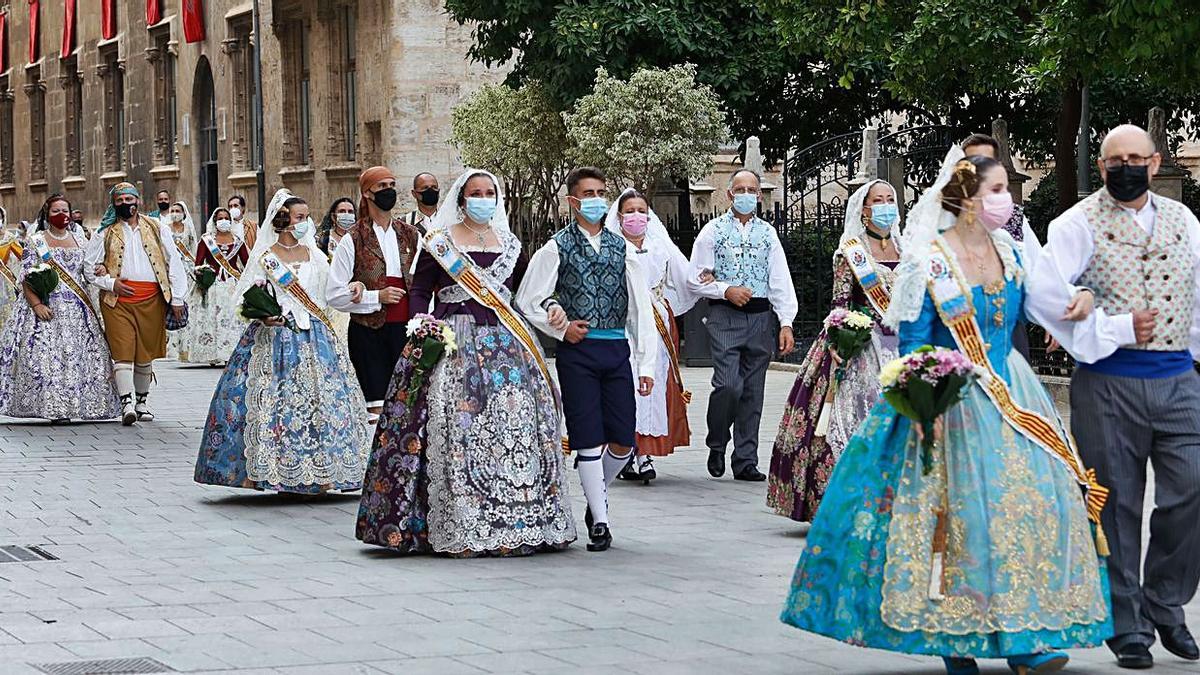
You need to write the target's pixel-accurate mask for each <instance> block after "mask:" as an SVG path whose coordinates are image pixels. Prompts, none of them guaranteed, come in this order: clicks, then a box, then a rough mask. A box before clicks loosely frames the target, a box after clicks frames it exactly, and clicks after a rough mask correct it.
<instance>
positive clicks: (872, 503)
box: [781, 352, 1113, 658]
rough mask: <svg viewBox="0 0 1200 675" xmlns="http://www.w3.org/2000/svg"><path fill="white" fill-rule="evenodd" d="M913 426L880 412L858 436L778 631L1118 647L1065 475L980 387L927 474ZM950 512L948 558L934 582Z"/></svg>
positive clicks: (875, 641)
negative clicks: (939, 538) (937, 534)
mask: <svg viewBox="0 0 1200 675" xmlns="http://www.w3.org/2000/svg"><path fill="white" fill-rule="evenodd" d="M1008 369H1009V372H1011V373H1012V380H1013V381H1012V382H1011V383H1010V389H1011V391H1012V395H1013V398H1014V400H1015V401H1016V402H1017V403H1018V404H1019V405H1021V406H1023V407H1025V408H1027V409H1031V410H1034V411H1036V412H1039V413H1041V414H1042V415H1043V416H1045V417H1047V418H1049V419H1051V420H1054V421H1055V422H1056V423H1057V425H1058V426H1059V428H1060V430H1061V429H1062V424H1061V422H1060V421H1058V417H1057V413H1056V412H1055V410H1054V407H1053V402H1052V401H1051V400H1050V398H1049V396H1048V395H1047V393H1046V391H1045V389H1044V388H1043V387H1042V385H1041V383H1040V382H1038V380H1037V377H1036V376H1035V375H1034V374H1033V372H1032V371H1031V370H1030V368H1029V366H1028V364H1026V363H1025V361H1024V359H1022V358H1021V357H1020V356H1019V355H1016V354H1015V352H1014V355H1013V356H1012V357H1010V358H1009V361H1008ZM911 429H912V427H911V425H910V423H909V421H908V420H907V419H904V418H902V417H900V416H899V415H897V414H896V412H895V410H894V409H893V408H892V407H891V406H890V405H889V404H887V403H886V402H883V401H881V402H879V403H878V404H877V405H876V406H875V408H874V409H873V410H872V412H871V414H870V415H869V416H868V417H867V419H866V421H865V422H864V423H863V426H862V427H861V428H860V430H859V432H858V433H857V434H856V435H855V436H854V437H853V438H852V439H851V441H850V444H849V445H848V446H847V448H846V450H845V452H844V454H843V455H842V457H841V459H840V461H839V462H838V464H837V466H836V468H835V469H834V473H833V476H832V478H831V481H830V485H829V488H828V490H827V491H826V493H825V497H824V499H823V501H822V502H821V505H820V508H819V510H818V511H817V514H816V518H815V519H814V521H813V525H812V529H811V530H810V532H809V535H808V545H807V548H806V549H805V551H804V553H803V555H802V556H801V558H800V562H799V564H798V565H797V567H796V572H795V575H794V576H793V579H792V587H791V592H790V593H789V596H788V600H787V606H786V607H785V608H784V611H783V614H782V616H781V619H782V620H783V621H784V622H785V623H788V624H791V625H793V626H796V627H797V628H801V629H803V630H806V631H810V632H813V633H818V634H821V635H825V636H828V637H831V638H834V639H837V640H842V641H844V642H848V643H850V644H855V645H859V646H864V647H872V648H876V649H886V650H890V651H896V652H904V653H910V654H930V655H939V656H973V657H980V658H998V657H1006V656H1013V655H1019V654H1030V653H1038V652H1044V651H1048V650H1052V649H1066V648H1073V647H1088V646H1094V645H1098V644H1100V643H1101V642H1102V641H1103V640H1104V639H1106V638H1108V637H1110V636H1111V635H1112V632H1113V631H1112V622H1111V618H1110V615H1111V611H1110V604H1109V591H1108V576H1107V572H1106V569H1105V566H1104V564H1103V560H1102V559H1101V558H1099V557H1098V556H1097V554H1096V549H1095V543H1094V542H1095V540H1094V532H1093V530H1092V527H1091V525H1090V524H1089V523H1088V522H1087V516H1086V510H1085V506H1084V501H1083V498H1082V493H1081V490H1080V488H1079V487H1078V485H1077V484H1076V482H1075V480H1074V478H1073V475H1072V474H1071V473H1070V472H1069V470H1068V469H1067V468H1066V466H1065V465H1063V464H1062V463H1060V461H1059V460H1058V459H1057V458H1055V457H1052V456H1050V455H1049V454H1048V453H1047V452H1046V451H1045V450H1043V449H1042V448H1040V447H1039V446H1037V445H1035V444H1033V443H1032V442H1031V441H1029V440H1027V439H1026V438H1025V437H1024V436H1021V435H1020V434H1018V433H1017V432H1015V431H1014V430H1013V429H1012V427H1010V426H1009V425H1008V424H1006V423H1005V422H1004V421H1003V418H1002V417H1001V416H1000V414H999V412H998V411H997V410H996V408H995V407H994V406H993V404H992V403H991V401H990V400H989V399H988V398H987V396H986V394H985V393H984V392H983V390H982V389H981V388H980V387H978V386H972V387H970V389H969V391H968V392H967V394H966V396H965V398H964V400H963V401H962V402H961V403H959V404H958V405H956V406H955V407H954V408H952V409H951V410H950V411H948V412H947V414H946V416H945V433H944V439H943V442H942V445H941V447H942V448H944V451H942V450H935V464H934V465H933V468H932V470H931V471H929V472H928V474H926V473H925V472H924V471H923V469H922V463H921V459H920V444H919V443H918V442H917V440H916V437H915V434H913V433H912V431H911ZM1063 433H1065V432H1063ZM943 453H944V454H943ZM943 503H944V504H946V505H947V506H948V510H949V513H950V518H949V519H948V521H947V522H948V525H949V527H948V530H947V531H948V550H947V552H946V554H945V565H944V570H945V571H944V574H937V572H936V569H937V568H936V567H935V566H934V565H933V563H932V560H933V555H932V541H933V531H934V527H935V523H936V521H937V515H936V513H937V509H938V508H939V507H940V506H941V505H942V504H943ZM939 596H940V597H939Z"/></svg>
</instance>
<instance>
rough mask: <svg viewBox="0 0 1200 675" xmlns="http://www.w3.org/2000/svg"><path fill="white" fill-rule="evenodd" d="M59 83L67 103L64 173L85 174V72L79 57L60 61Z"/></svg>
mask: <svg viewBox="0 0 1200 675" xmlns="http://www.w3.org/2000/svg"><path fill="white" fill-rule="evenodd" d="M58 81H59V84H61V85H62V89H63V99H64V103H65V105H64V106H63V110H64V112H65V115H63V140H64V141H65V145H66V153H65V155H64V157H63V162H64V166H63V173H64V175H67V176H82V175H83V169H84V164H83V115H84V112H83V73H81V72H79V57H78V56H76V55H71V56H69V57H67V58H65V59H62V60H61V61H60V62H59V76H58Z"/></svg>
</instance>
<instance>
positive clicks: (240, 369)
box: [195, 320, 371, 494]
mask: <svg viewBox="0 0 1200 675" xmlns="http://www.w3.org/2000/svg"><path fill="white" fill-rule="evenodd" d="M369 433H370V430H369V427H368V425H367V421H366V402H365V401H364V400H363V397H362V391H361V390H360V389H359V387H358V382H357V381H356V380H355V378H354V371H353V369H352V366H351V365H350V359H349V358H348V357H347V356H346V352H345V348H344V347H343V346H342V344H341V343H339V342H338V341H337V340H336V339H335V338H334V337H333V335H332V334H331V333H330V332H329V330H328V329H327V328H326V327H325V325H324V324H322V323H320V322H319V321H315V320H314V321H313V322H312V327H311V328H310V329H309V330H304V331H300V332H299V333H294V332H292V331H290V330H288V329H287V328H273V327H268V326H264V325H263V324H261V323H259V322H257V321H256V322H253V323H251V324H250V326H249V327H248V328H247V329H246V332H245V333H244V334H243V335H242V339H241V340H240V341H239V342H238V345H237V348H236V349H234V351H233V354H232V355H231V356H230V357H229V362H228V364H226V366H225V372H224V374H223V375H222V376H221V380H220V382H219V383H218V384H217V390H216V392H215V393H214V394H213V398H212V403H211V404H210V405H209V409H208V418H207V421H206V423H205V425H204V435H203V437H202V440H201V444H200V454H199V457H198V458H197V460H196V475H195V479H196V482H198V483H206V484H209V485H224V486H228V487H247V488H255V489H268V490H278V491H281V492H299V493H309V494H311V493H317V492H320V491H322V490H329V489H334V490H357V489H359V488H361V487H362V479H363V474H364V472H365V471H366V460H367V455H368V453H369V452H370V449H371V438H370V436H369Z"/></svg>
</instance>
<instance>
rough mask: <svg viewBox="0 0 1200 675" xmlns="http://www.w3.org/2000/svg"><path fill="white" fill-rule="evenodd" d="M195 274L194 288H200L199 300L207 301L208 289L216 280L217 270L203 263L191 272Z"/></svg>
mask: <svg viewBox="0 0 1200 675" xmlns="http://www.w3.org/2000/svg"><path fill="white" fill-rule="evenodd" d="M193 274H195V276H196V288H199V289H200V298H201V302H203V303H207V302H208V289H209V288H212V285H213V284H214V283H216V281H217V271H216V270H214V269H213V268H211V267H209V266H208V263H204V264H203V265H200V266H199V267H197V268H196V271H195V272H194V273H193Z"/></svg>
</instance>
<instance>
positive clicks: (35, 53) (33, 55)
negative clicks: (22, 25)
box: [29, 0, 42, 63]
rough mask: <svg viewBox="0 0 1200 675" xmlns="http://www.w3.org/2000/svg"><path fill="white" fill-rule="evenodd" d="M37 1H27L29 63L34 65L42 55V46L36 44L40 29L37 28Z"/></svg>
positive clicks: (38, 13)
mask: <svg viewBox="0 0 1200 675" xmlns="http://www.w3.org/2000/svg"><path fill="white" fill-rule="evenodd" d="M40 14H41V12H39V11H38V0H29V62H30V63H36V62H37V60H38V58H40V55H41V53H42V45H41V44H40V43H39V42H38V38H39V37H41V34H42V33H41V27H40V26H38V16H39V15H40Z"/></svg>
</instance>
